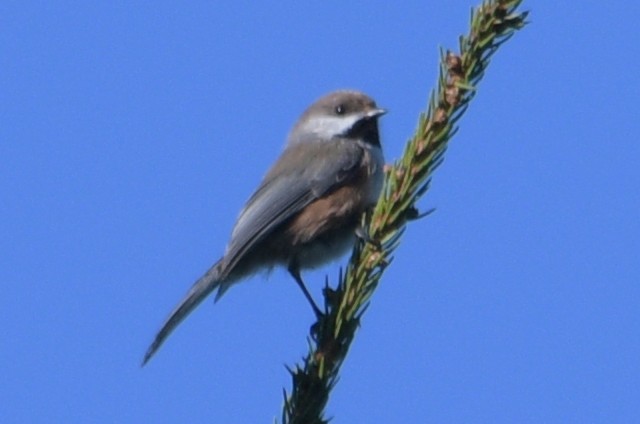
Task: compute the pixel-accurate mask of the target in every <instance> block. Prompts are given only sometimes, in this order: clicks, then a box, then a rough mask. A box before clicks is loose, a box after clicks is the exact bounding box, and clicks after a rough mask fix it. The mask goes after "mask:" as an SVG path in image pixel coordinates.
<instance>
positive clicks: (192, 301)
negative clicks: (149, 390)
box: [142, 261, 230, 366]
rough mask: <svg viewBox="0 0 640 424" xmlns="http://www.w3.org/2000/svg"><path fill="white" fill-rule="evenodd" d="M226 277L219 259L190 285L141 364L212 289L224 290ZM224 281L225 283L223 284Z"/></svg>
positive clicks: (219, 293)
mask: <svg viewBox="0 0 640 424" xmlns="http://www.w3.org/2000/svg"><path fill="white" fill-rule="evenodd" d="M226 280H227V279H226V278H223V277H222V276H221V261H218V262H217V263H216V264H215V265H213V266H212V267H211V268H210V269H209V270H208V271H207V272H206V273H205V274H204V275H203V276H202V277H200V279H199V280H198V281H196V282H195V284H194V285H193V286H192V287H191V289H190V290H189V292H188V293H187V295H186V296H185V297H184V298H183V299H182V301H181V302H180V303H179V304H178V306H176V307H175V309H174V310H173V311H172V312H171V314H170V315H169V318H167V320H166V321H165V323H164V324H163V325H162V328H161V329H160V331H158V334H156V337H155V339H154V340H153V343H151V346H149V349H147V353H145V355H144V359H143V360H142V366H144V365H145V364H146V363H147V362H148V361H149V359H151V357H152V356H153V355H154V354H155V353H156V352H157V351H158V349H159V348H160V346H162V343H164V341H165V340H166V339H167V337H169V335H170V334H171V332H173V330H175V328H176V327H177V326H178V325H179V324H180V323H181V322H182V320H184V319H185V318H186V317H187V316H188V315H189V314H190V313H191V311H193V310H194V309H195V308H196V306H198V305H199V304H200V303H201V302H202V301H203V300H204V299H205V298H206V297H207V296H208V295H209V294H211V292H212V291H213V290H215V289H216V288H218V289H219V290H218V296H216V300H217V298H219V296H220V295H221V294H222V292H224V291H225V290H226V289H227V288H228V286H229V285H230V283H229V282H228V281H226ZM225 283H226V284H225Z"/></svg>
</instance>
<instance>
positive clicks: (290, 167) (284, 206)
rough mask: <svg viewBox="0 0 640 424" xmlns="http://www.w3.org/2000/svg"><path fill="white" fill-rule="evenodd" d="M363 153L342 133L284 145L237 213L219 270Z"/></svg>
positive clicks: (353, 166)
mask: <svg viewBox="0 0 640 424" xmlns="http://www.w3.org/2000/svg"><path fill="white" fill-rule="evenodd" d="M363 155H364V150H363V149H362V147H360V146H359V145H358V144H357V143H354V142H353V141H349V140H343V139H337V140H333V141H323V142H311V143H304V144H299V145H294V146H290V147H289V148H287V149H286V150H285V151H284V152H283V153H282V156H280V159H279V160H278V161H277V162H276V163H275V165H274V166H273V167H272V168H271V170H270V171H269V172H268V173H267V175H266V176H265V178H264V180H263V182H262V184H261V185H260V187H258V189H257V190H256V192H255V193H254V194H253V196H251V198H250V199H249V201H248V202H247V204H246V206H245V207H244V209H243V210H242V212H241V213H240V216H239V217H238V221H237V222H236V225H235V227H234V229H233V233H232V235H231V241H230V242H229V245H228V246H227V252H226V254H225V260H224V262H225V263H224V270H223V276H224V275H228V273H229V272H231V270H232V269H233V267H234V266H235V265H236V264H237V263H238V261H240V260H241V259H242V258H243V256H244V255H245V254H246V253H247V252H248V251H250V250H251V248H252V247H254V246H255V245H256V244H257V243H259V242H261V241H262V240H263V239H264V238H265V237H266V236H267V235H268V234H269V233H270V232H271V231H273V230H274V229H275V228H276V227H277V226H278V225H280V224H282V223H283V222H284V221H286V220H287V219H289V218H291V217H292V216H294V215H295V214H297V213H298V212H300V211H301V210H302V209H303V208H304V207H305V206H307V205H308V204H310V203H311V202H312V201H314V200H315V199H318V198H320V197H322V196H323V195H324V194H326V193H327V192H329V191H330V190H331V189H332V188H333V187H335V186H336V185H337V184H339V183H340V182H342V181H345V180H347V179H349V178H350V177H351V176H353V175H354V174H355V173H356V172H357V171H358V168H359V166H360V164H361V162H362V159H363Z"/></svg>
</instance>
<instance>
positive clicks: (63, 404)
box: [0, 0, 640, 423]
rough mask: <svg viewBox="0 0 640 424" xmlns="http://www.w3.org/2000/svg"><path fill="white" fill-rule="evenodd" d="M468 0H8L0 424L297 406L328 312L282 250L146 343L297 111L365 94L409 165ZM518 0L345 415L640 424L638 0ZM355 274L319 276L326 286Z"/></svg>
mask: <svg viewBox="0 0 640 424" xmlns="http://www.w3.org/2000/svg"><path fill="white" fill-rule="evenodd" d="M563 3H567V4H563ZM475 4H476V2H474V1H451V0H448V1H411V2H397V3H395V4H393V5H392V4H386V5H375V4H373V3H370V2H350V3H348V4H346V3H345V2H342V1H325V2H314V4H302V2H284V3H279V4H278V5H267V3H266V2H264V3H257V2H238V1H233V2H231V1H218V2H191V3H190V4H185V2H181V3H180V4H178V3H176V2H145V3H142V2H139V3H133V2H121V1H115V2H63V1H61V2H56V4H55V5H53V4H51V3H50V2H26V1H22V2H17V1H16V2H13V1H7V2H4V3H3V4H2V5H1V6H0V16H2V18H1V20H2V24H1V29H0V61H1V62H0V196H1V197H0V235H1V237H0V261H1V262H0V265H1V266H0V284H1V289H2V295H1V296H2V297H1V300H2V307H1V308H0V322H2V335H1V337H0V376H1V378H0V422H2V423H25V422H33V423H39V422H77V423H80V422H100V423H102V422H104V423H107V422H109V423H112V422H113V423H115V422H117V423H143V422H145V423H178V422H192V423H204V422H219V423H267V422H273V418H274V417H276V416H277V417H279V416H280V411H281V405H282V388H283V387H285V388H287V389H288V388H289V387H290V378H289V375H288V373H287V372H286V371H285V367H284V365H285V364H289V365H292V364H294V363H295V362H296V361H297V360H299V358H301V356H302V355H303V354H304V353H305V352H306V342H305V337H306V335H307V332H308V329H309V326H310V325H311V323H312V322H313V316H312V313H311V311H310V309H309V307H308V305H307V303H306V302H305V300H304V298H303V297H302V295H301V294H300V292H299V290H298V289H297V288H296V287H295V285H294V284H293V283H292V281H291V280H290V279H289V277H288V276H287V275H286V273H285V272H283V271H281V270H279V271H275V272H273V273H272V274H271V275H270V276H269V277H268V278H265V276H256V277H255V278H252V279H250V280H248V281H247V282H246V283H243V284H240V285H238V286H236V287H234V288H233V289H232V290H230V291H229V293H228V294H227V295H226V296H225V297H224V298H223V299H222V301H221V302H219V303H218V304H216V305H214V304H213V302H212V301H208V302H206V303H204V304H203V305H202V306H201V307H200V308H199V309H198V310H197V311H196V312H195V313H194V314H193V315H192V316H191V317H190V318H189V319H188V320H187V321H185V322H184V323H183V325H182V326H181V327H180V328H179V329H178V331H176V332H175V333H174V334H173V336H172V337H171V338H170V339H169V341H168V342H167V343H166V345H165V346H164V347H163V349H162V350H161V351H160V352H159V354H158V355H157V356H156V357H155V358H154V359H153V361H152V362H151V363H150V364H149V365H148V366H147V367H145V368H144V369H141V368H140V367H139V364H140V360H141V358H142V354H143V353H144V351H145V349H146V348H147V345H148V343H149V342H150V341H151V339H152V337H153V335H154V333H155V331H156V330H157V329H158V327H159V325H160V324H161V322H162V321H163V320H164V318H165V317H166V315H167V314H168V312H169V311H170V310H171V309H172V307H173V306H174V305H175V303H176V302H177V301H178V300H179V299H180V298H181V297H182V296H183V294H184V293H185V292H186V290H187V289H188V287H190V285H191V283H192V282H193V281H194V280H195V279H196V278H197V277H198V276H199V275H200V274H201V273H202V272H203V271H204V270H205V269H206V268H208V266H209V265H210V264H212V263H213V261H215V260H216V259H217V258H218V257H219V256H220V255H221V254H222V252H223V249H224V246H225V244H226V241H227V237H228V235H229V232H230V230H231V227H232V225H233V222H234V220H235V217H236V216H237V213H238V211H239V209H240V208H241V206H242V205H243V203H244V201H245V200H246V199H247V197H248V196H249V195H250V194H251V192H252V190H253V189H254V188H255V187H256V186H257V184H258V182H259V181H260V178H261V177H262V175H263V174H264V172H265V171H266V169H267V167H268V166H269V165H270V164H271V163H272V162H273V161H274V159H275V158H276V157H277V156H278V154H279V152H280V151H281V149H282V147H283V144H284V139H285V136H286V134H287V132H288V130H289V128H290V126H291V125H292V124H293V122H294V121H295V120H296V119H297V117H298V115H299V113H300V112H301V111H302V110H303V109H304V108H305V107H306V106H307V105H308V104H309V103H311V102H312V101H313V100H315V99H316V98H317V97H318V96H320V95H322V94H324V93H325V92H328V91H331V90H334V89H337V88H343V87H352V88H358V89H361V90H364V91H366V92H368V93H370V94H371V95H372V96H373V97H374V98H375V99H376V100H377V101H378V103H379V104H380V105H382V106H384V107H386V108H388V109H389V110H390V113H389V114H388V115H387V116H385V117H384V119H383V124H382V134H383V142H384V148H385V152H386V157H387V159H388V160H389V161H391V160H393V159H395V158H397V157H398V156H399V155H400V153H401V151H402V147H403V145H404V143H405V141H406V140H407V138H408V137H409V136H410V135H411V134H412V132H413V130H414V128H415V125H416V122H417V116H418V113H419V112H420V111H421V110H423V108H424V106H425V105H426V101H427V97H428V93H429V90H430V89H431V88H432V87H433V86H434V83H435V81H436V77H437V63H438V62H437V61H438V47H439V46H445V47H454V48H455V47H456V46H457V37H458V35H459V34H460V33H463V32H466V31H467V29H468V22H469V9H470V7H471V6H473V5H475ZM524 6H525V7H527V8H531V9H532V14H531V17H530V20H531V21H532V23H531V25H530V26H528V27H527V28H526V29H525V30H523V31H521V32H520V33H519V34H517V35H516V36H515V37H514V38H513V39H512V40H511V41H510V42H509V43H507V44H506V45H505V46H504V48H503V49H501V50H500V51H499V52H498V54H497V56H496V57H495V60H494V61H493V63H492V64H491V66H490V68H489V69H488V71H487V73H486V77H485V78H484V80H483V81H482V83H481V85H480V87H479V92H478V96H477V97H476V98H475V100H474V101H473V103H472V105H471V107H470V109H469V110H468V111H467V113H466V115H465V116H464V118H463V120H462V121H461V129H460V132H459V133H458V134H457V136H456V137H455V139H454V140H453V142H452V143H451V145H450V148H449V150H448V151H447V155H446V160H445V162H444V164H443V166H442V167H440V168H439V169H438V170H437V172H436V175H435V177H434V179H433V184H432V189H431V190H430V191H429V193H428V194H427V196H426V197H425V198H424V199H423V200H422V201H421V202H420V205H421V207H422V208H423V209H426V208H430V207H436V208H437V211H436V213H435V214H433V215H432V216H430V217H429V218H428V219H425V220H422V221H419V222H416V223H413V224H411V226H410V228H409V229H408V231H407V232H406V235H405V237H404V239H403V243H402V245H401V247H400V248H399V250H398V251H397V255H396V256H397V257H396V260H395V261H394V262H393V265H392V266H391V267H390V268H389V269H388V271H387V272H386V273H385V275H384V278H383V281H382V284H381V286H380V288H379V290H378V291H377V293H376V294H375V297H374V298H373V301H372V305H371V307H370V309H369V311H368V312H367V314H366V316H365V318H364V320H363V322H362V328H361V330H360V332H359V333H358V336H357V339H356V341H355V343H354V345H353V348H352V350H351V352H350V355H349V357H348V359H347V361H346V363H345V364H344V368H343V371H342V374H341V380H340V382H339V384H338V386H337V387H336V389H335V391H334V393H333V396H332V398H331V401H330V404H329V406H328V415H330V416H333V417H335V418H334V421H333V422H336V423H386V422H398V423H400V422H407V423H419V422H434V423H441V422H442V423H444V422H446V423H470V422H492V423H494V422H506V423H513V422H518V423H540V422H556V423H571V422H574V423H584V422H602V423H612V422H620V423H622V422H625V423H628V422H640V265H639V263H640V219H639V218H640V217H639V215H640V212H639V205H640V173H639V171H638V168H639V165H640V147H639V140H638V138H639V136H640V116H639V115H640V114H639V113H638V109H639V108H638V101H639V100H640V85H639V84H638V82H637V79H638V75H640V69H639V68H640V67H639V66H638V58H639V57H640V48H639V43H638V27H637V17H638V16H639V14H640V6H638V3H636V2H630V1H611V2H608V3H606V4H605V3H602V2H581V3H579V4H577V3H576V4H573V3H571V2H555V1H538V2H534V1H529V2H525V5H524ZM345 262H346V258H345V259H343V260H342V263H343V264H344V263H345ZM338 267H339V264H333V265H331V266H327V267H325V268H324V269H322V270H320V271H318V272H314V273H308V274H306V279H307V281H308V283H309V285H310V287H312V289H313V292H314V294H315V296H316V297H319V296H320V287H321V285H322V281H323V279H324V275H325V274H327V273H328V274H329V275H330V276H331V278H332V280H333V281H335V277H336V275H337V273H338Z"/></svg>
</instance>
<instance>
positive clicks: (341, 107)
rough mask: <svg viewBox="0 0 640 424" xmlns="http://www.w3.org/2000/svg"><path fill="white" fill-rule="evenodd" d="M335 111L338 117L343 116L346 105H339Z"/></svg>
mask: <svg viewBox="0 0 640 424" xmlns="http://www.w3.org/2000/svg"><path fill="white" fill-rule="evenodd" d="M334 110H335V112H336V115H343V114H344V112H345V108H344V105H338V106H336V108H335V109H334Z"/></svg>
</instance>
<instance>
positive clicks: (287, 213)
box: [142, 90, 386, 366]
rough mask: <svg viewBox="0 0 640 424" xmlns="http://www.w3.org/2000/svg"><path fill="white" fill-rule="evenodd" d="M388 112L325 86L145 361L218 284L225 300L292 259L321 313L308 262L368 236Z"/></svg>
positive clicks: (289, 265) (328, 257)
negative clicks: (307, 278)
mask: <svg viewBox="0 0 640 424" xmlns="http://www.w3.org/2000/svg"><path fill="white" fill-rule="evenodd" d="M385 113H386V110H385V109H382V108H380V107H378V106H377V105H376V102H375V101H374V100H373V99H372V98H371V97H369V96H368V95H367V94H365V93H363V92H360V91H356V90H338V91H334V92H331V93H329V94H326V95H324V96H322V97H320V98H319V99H318V100H317V101H315V102H314V103H312V104H311V105H310V106H309V107H308V108H307V109H306V110H305V111H304V112H303V113H302V115H301V116H300V118H299V119H298V120H297V122H296V123H295V125H294V126H293V128H292V129H291V131H290V133H289V135H288V138H287V143H286V145H285V149H284V151H283V152H282V153H281V155H280V157H279V158H278V159H277V160H276V162H275V163H274V164H273V166H272V167H271V168H270V169H269V171H268V172H267V173H266V175H265V177H264V178H263V180H262V182H261V184H260V185H259V186H258V188H257V189H256V191H255V192H254V193H253V195H252V196H251V197H250V198H249V200H248V201H247V203H246V204H245V206H244V208H243V209H242V210H241V212H240V214H239V216H238V218H237V221H236V223H235V225H234V227H233V230H232V232H231V237H230V240H229V242H228V244H227V247H226V249H225V252H224V255H223V256H222V258H220V259H219V260H218V261H217V262H216V263H215V264H214V265H213V266H212V267H211V268H209V270H208V271H207V272H206V273H205V274H204V275H203V276H202V277H200V278H199V279H198V280H197V281H196V282H195V283H194V284H193V286H192V287H191V289H190V290H189V291H188V292H187V294H186V295H185V296H184V298H183V299H182V300H181V301H180V302H179V303H178V305H177V306H176V307H175V308H174V309H173V311H172V312H171V313H170V314H169V317H168V318H167V319H166V321H165V322H164V324H163V325H162V327H161V328H160V331H158V333H157V334H156V336H155V338H154V339H153V342H152V343H151V345H150V346H149V348H148V350H147V351H146V353H145V355H144V358H143V361H142V366H144V365H145V364H146V363H147V362H148V361H149V360H150V359H151V357H152V356H154V354H155V353H156V352H157V351H158V349H159V348H160V346H161V345H162V344H163V343H164V342H165V340H166V339H167V337H169V335H170V334H171V333H172V332H173V330H175V328H176V327H177V326H178V325H179V324H180V323H181V322H182V321H183V320H184V319H185V318H186V317H187V316H188V315H189V314H190V313H191V312H192V311H193V310H194V309H195V308H196V307H197V306H198V305H199V304H200V303H201V302H202V301H203V300H204V299H205V298H206V297H208V296H209V295H210V294H211V293H212V292H214V291H216V294H215V301H218V300H219V299H220V297H222V295H223V294H224V293H225V292H226V291H227V290H228V289H229V288H230V287H231V286H232V285H233V284H236V283H237V282H239V281H241V280H243V279H245V278H247V277H249V276H251V275H252V274H254V273H256V272H258V271H260V270H264V269H266V270H270V269H272V268H274V267H276V266H283V267H286V269H287V270H288V272H289V273H290V274H291V276H292V277H293V279H294V280H295V282H296V283H297V285H298V286H299V287H300V288H301V289H302V292H303V293H304V295H305V297H306V298H307V300H308V301H309V302H310V304H311V305H312V308H313V309H314V312H315V313H316V315H318V316H321V315H322V312H321V311H320V309H319V308H318V307H317V306H316V304H315V302H314V301H313V298H312V296H311V295H310V293H309V291H308V290H307V288H306V286H305V285H304V282H303V280H302V277H301V270H303V269H313V268H316V267H318V266H321V265H323V264H325V263H328V262H330V261H332V260H335V259H337V258H339V257H340V256H342V255H344V254H345V253H346V252H347V251H349V250H350V249H351V248H353V246H354V244H355V243H356V239H357V237H360V238H363V236H364V237H366V233H364V232H363V229H362V228H361V227H360V222H361V217H362V214H363V213H364V212H366V211H367V210H369V209H370V208H372V207H373V206H374V205H375V203H376V201H377V199H378V197H379V195H380V192H381V190H382V184H383V175H384V171H383V168H384V156H383V153H382V146H381V145H380V132H379V126H378V118H380V117H381V116H382V115H384V114H385ZM365 240H366V238H365Z"/></svg>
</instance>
